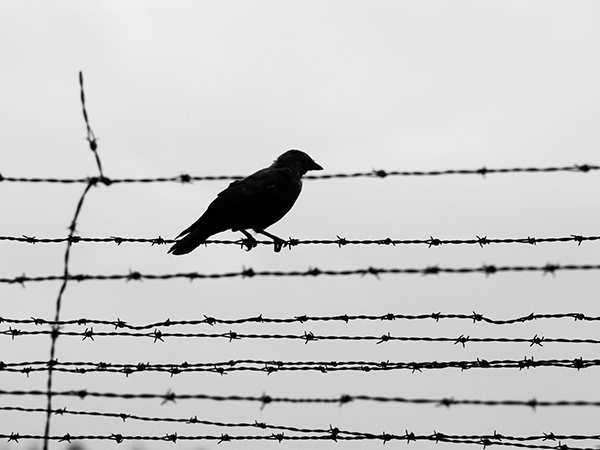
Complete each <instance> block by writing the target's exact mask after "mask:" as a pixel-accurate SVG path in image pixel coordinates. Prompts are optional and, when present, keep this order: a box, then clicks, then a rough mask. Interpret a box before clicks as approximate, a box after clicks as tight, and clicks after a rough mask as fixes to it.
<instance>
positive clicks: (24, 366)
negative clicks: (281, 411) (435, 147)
mask: <svg viewBox="0 0 600 450" xmlns="http://www.w3.org/2000/svg"><path fill="white" fill-rule="evenodd" d="M79 82H80V95H81V105H82V110H83V116H84V120H85V126H86V131H87V136H86V139H87V141H88V144H89V148H90V150H91V151H92V152H93V154H94V158H95V161H96V165H97V169H98V176H95V177H84V178H52V177H47V178H41V177H12V176H4V175H1V174H0V183H2V182H4V183H49V184H54V183H64V184H79V185H83V191H82V193H81V195H80V197H79V200H78V202H77V205H76V209H75V212H74V215H73V217H72V219H71V222H70V224H69V227H68V231H69V232H68V235H67V236H64V237H55V238H49V237H42V238H38V237H36V236H6V235H3V236H0V242H3V241H4V242H15V243H20V244H66V249H65V254H64V264H63V267H62V273H60V274H53V275H43V276H28V275H26V274H21V275H18V276H4V277H0V283H1V284H5V285H15V284H16V285H22V286H26V285H29V284H30V283H38V282H54V281H57V282H60V287H59V290H58V295H57V297H56V300H55V307H54V317H53V318H52V319H50V318H44V317H26V318H23V317H3V316H0V327H1V328H0V338H2V339H10V340H11V341H18V342H22V341H23V340H26V339H34V337H35V336H42V337H45V339H48V340H49V341H50V343H51V345H50V353H49V357H48V359H47V360H41V359H30V360H20V361H9V360H0V374H15V375H25V376H26V377H27V378H29V377H33V376H35V374H40V375H43V376H45V377H46V378H45V379H46V388H45V389H43V390H41V389H40V390H35V389H10V388H7V385H6V384H5V383H3V384H2V385H1V386H0V398H2V399H3V404H2V405H0V412H5V413H13V414H25V415H27V417H30V416H33V415H40V414H41V415H44V416H45V421H44V424H45V425H44V432H43V434H26V433H19V432H17V431H10V430H9V431H7V430H5V429H4V428H3V427H2V425H1V424H0V439H4V440H5V441H6V442H9V443H20V442H22V441H32V442H35V443H39V442H43V447H44V449H48V448H49V447H50V443H65V442H66V443H69V444H70V443H75V442H87V441H90V442H92V441H112V442H115V443H122V442H133V443H136V442H154V441H155V442H170V443H177V442H185V441H193V442H198V441H206V442H213V443H216V444H221V443H225V442H230V441H259V442H261V441H276V442H279V443H282V442H284V441H307V442H315V441H334V442H338V441H364V442H370V441H372V442H377V443H383V444H386V443H387V442H390V441H403V442H406V443H407V444H408V443H410V442H419V441H420V442H429V443H435V444H439V443H445V444H459V445H464V444H468V445H476V446H478V447H483V448H486V447H488V446H492V445H494V446H506V447H515V448H540V449H546V448H547V449H561V450H562V449H567V448H568V449H588V448H590V449H591V448H597V446H598V443H599V442H600V435H597V434H586V433H581V434H573V433H571V434H567V433H558V432H557V433H554V432H546V433H541V434H530V435H515V434H501V433H499V432H496V431H494V433H493V434H486V433H481V434H452V433H442V432H438V431H434V432H433V433H428V434H425V433H417V432H412V431H408V430H404V433H387V432H381V433H372V432H363V431H357V430H344V429H341V428H338V427H335V426H333V425H331V424H329V427H322V428H306V427H297V426H292V425H282V424H270V423H266V422H259V421H254V422H235V421H229V422H228V421H219V420H208V419H207V418H206V417H200V418H198V416H197V415H194V416H191V417H185V418H184V417H179V418H178V417H172V416H171V417H158V416H151V415H142V414H136V413H133V412H109V411H102V410H88V411H84V410H78V409H73V408H71V407H69V408H67V407H62V408H56V407H55V403H56V401H57V400H60V401H63V400H67V399H69V398H76V399H81V400H84V399H90V398H97V399H109V400H111V399H118V400H122V401H125V402H126V403H127V402H134V401H142V400H144V401H151V402H155V403H158V404H161V405H164V404H167V403H176V402H180V401H186V400H191V401H203V402H219V403H231V404H232V407H234V406H233V405H235V404H239V403H250V404H256V405H257V406H259V408H260V409H264V408H268V407H269V406H270V405H274V404H285V405H291V406H296V405H338V406H345V405H348V404H361V403H373V404H395V405H413V406H417V405H421V406H432V407H444V408H456V407H460V406H470V407H502V408H506V407H521V408H523V407H524V408H529V409H534V410H535V409H538V408H540V409H543V408H548V409H551V408H591V409H593V410H595V408H598V407H600V401H597V400H593V399H588V398H586V399H580V400H578V399H574V400H564V399H558V400H557V399H542V400H538V399H536V398H529V399H526V400H523V399H482V398H454V397H451V396H447V397H433V396H432V397H428V398H424V397H402V396H385V395H366V394H365V395H363V394H356V393H354V394H340V395H337V396H336V395H333V396H313V397H310V396H304V397H303V396H296V397H294V396H271V395H267V394H265V393H263V394H262V395H216V394H214V393H210V392H209V393H199V392H193V393H177V394H176V393H175V392H174V391H173V390H170V389H169V390H167V391H166V393H165V392H164V391H163V392H160V391H159V390H158V392H157V391H154V392H150V393H148V392H146V393H144V392H125V393H118V392H107V391H104V392H103V391H96V390H88V389H73V390H57V389H56V387H55V385H56V383H55V381H56V380H55V378H56V374H77V376H81V375H91V374H101V375H105V374H115V375H125V376H126V377H130V376H136V377H137V376H139V377H142V376H145V375H142V374H149V373H157V374H162V375H166V376H168V377H169V378H173V377H176V376H178V375H182V374H186V373H196V374H201V373H209V374H215V375H219V376H224V375H229V374H233V373H258V374H264V375H266V376H271V377H272V378H273V377H276V376H277V375H274V374H278V373H279V374H283V373H292V372H296V373H312V374H315V376H316V375H322V376H326V375H325V374H331V373H351V372H358V373H370V372H373V373H379V372H396V373H397V372H401V371H405V372H410V373H412V374H417V373H424V372H427V371H442V370H446V371H453V372H458V373H462V372H466V371H472V370H480V369H486V370H503V371H506V370H510V369H514V370H516V371H523V370H525V369H535V368H546V369H548V368H550V369H574V370H575V371H576V372H580V371H582V370H583V369H590V370H594V368H596V367H597V366H599V365H600V359H596V358H593V357H584V356H575V357H565V358H534V357H533V356H524V357H522V358H476V359H469V358H464V359H452V358H450V357H449V358H447V359H445V360H441V359H437V360H433V359H429V360H427V359H426V358H421V359H419V360H411V359H405V360H403V359H401V358H396V359H393V360H391V361H390V360H389V359H386V360H376V358H373V359H364V358H355V359H344V358H342V357H338V358H336V359H332V360H310V359H305V360H297V361H292V360H284V359H264V358H235V359H229V360H224V359H223V360H218V359H217V360H205V361H200V362H187V361H183V362H171V363H165V362H150V361H146V362H133V361H129V362H116V361H92V360H74V361H68V360H63V359H62V358H61V359H60V360H59V358H58V357H57V341H58V339H59V338H61V339H65V341H67V340H68V339H67V338H76V339H78V340H79V341H85V342H86V343H85V344H80V345H91V343H92V342H95V341H96V340H98V341H100V340H103V339H118V340H119V342H125V340H127V339H128V341H127V342H130V341H131V340H134V339H135V340H136V341H140V340H142V341H145V342H151V343H152V344H153V345H161V343H165V342H166V341H170V340H175V339H186V342H187V340H192V339H196V340H197V339H203V340H206V339H212V340H220V341H224V342H229V343H231V345H236V344H235V342H237V341H248V342H253V341H254V342H258V343H259V345H261V344H260V342H263V341H278V342H285V343H287V342H289V345H294V344H297V343H299V344H302V345H310V346H313V345H319V344H321V343H331V342H346V343H354V342H356V343H369V344H372V345H373V346H377V348H381V347H384V346H386V345H388V346H389V345H393V343H397V344H398V343H407V342H411V343H422V344H431V345H438V344H439V345H447V346H451V347H452V348H466V347H471V346H472V344H492V345H494V347H498V346H499V345H500V344H507V345H508V344H510V345H525V346H527V348H531V347H533V348H542V347H550V346H552V345H558V344H569V347H570V348H576V349H577V350H578V351H579V350H580V349H583V348H584V346H585V347H586V348H591V349H593V350H596V348H597V347H596V345H598V344H600V339H597V338H595V337H589V338H586V337H580V336H578V337H568V336H564V337H559V336H545V335H541V334H540V335H538V334H533V336H531V335H529V336H510V335H504V336H486V335H482V336H479V337H477V336H471V335H470V334H460V335H458V336H431V335H410V334H402V333H397V332H395V331H387V330H384V331H383V333H382V334H372V333H371V334H368V333H367V334H365V333H360V332H350V333H346V334H343V333H337V334H336V333H320V332H313V331H311V330H310V329H307V330H304V331H303V332H296V331H295V332H287V333H279V332H276V333H275V332H256V329H257V327H258V328H260V327H265V326H267V325H279V326H289V325H294V324H295V325H298V324H300V325H302V326H305V327H306V328H309V326H311V325H318V324H340V325H341V324H346V325H348V324H350V323H354V324H360V323H378V324H383V325H384V326H387V325H388V324H390V323H391V322H396V321H398V322H399V321H403V322H407V323H410V322H415V321H421V322H427V323H430V324H433V325H435V324H439V323H440V322H449V321H457V322H459V323H460V322H465V321H466V322H469V323H470V324H476V323H480V324H485V325H495V326H502V329H503V330H505V329H507V327H508V326H511V325H515V326H518V325H523V324H531V323H534V322H535V323H542V322H543V323H550V322H551V321H552V322H553V323H556V321H559V320H562V321H565V320H568V321H569V323H576V324H577V325H578V326H582V325H583V324H584V323H588V324H592V325H593V324H595V323H596V322H598V321H600V316H596V315H593V314H587V313H585V312H564V313H533V312H532V313H530V314H528V315H524V316H517V317H511V318H498V317H491V316H487V315H483V314H480V313H476V312H475V311H473V312H472V313H470V314H461V313H441V312H433V313H426V314H403V313H392V312H390V313H387V314H382V315H381V314H380V315H375V314H361V315H356V314H355V315H348V314H338V315H323V316H315V315H298V316H290V317H267V316H265V317H263V315H262V314H260V315H258V316H253V317H237V318H218V317H212V316H204V318H203V319H196V320H171V319H166V320H164V321H154V322H150V323H142V324H138V325H135V324H132V323H130V322H129V321H125V320H121V319H119V318H117V319H115V320H103V319H94V318H80V319H69V320H64V319H62V318H61V310H62V304H63V298H64V294H65V292H66V290H67V287H68V286H69V284H70V283H73V282H78V283H80V282H84V281H91V280H94V281H111V280H112V281H142V280H173V279H189V280H190V281H193V280H201V279H234V278H253V277H321V276H356V275H359V276H366V275H372V276H374V277H380V276H382V275H442V274H445V275H458V274H483V275H486V276H490V275H497V274H500V273H538V274H542V275H548V274H551V275H555V274H557V273H559V272H568V271H570V272H573V271H576V272H595V271H597V270H599V269H600V264H598V263H595V262H592V263H588V264H579V263H578V264H571V263H548V264H545V265H493V264H484V265H481V266H476V267H443V266H437V265H433V266H426V267H407V268H401V267H363V268H350V269H345V270H337V269H320V268H317V267H309V268H308V269H306V270H291V271H284V270H255V269H253V268H246V267H244V268H242V270H239V271H233V272H215V273H202V272H185V273H158V274H151V273H143V272H140V271H135V270H130V271H129V272H128V273H114V274H98V273H73V272H72V270H71V265H70V255H71V249H72V247H73V245H75V244H98V243H113V244H117V245H121V244H124V243H142V244H149V245H165V244H170V243H172V242H174V241H173V240H169V239H163V238H162V237H161V236H158V237H155V238H143V237H121V236H109V237H85V236H79V235H78V233H77V232H76V229H77V223H78V220H79V217H80V215H81V213H82V210H83V207H84V204H85V201H86V199H87V195H88V194H89V193H90V192H91V190H92V188H93V187H95V186H98V185H100V184H102V185H104V186H107V187H108V186H111V185H114V184H124V183H191V182H194V181H213V180H236V179H239V178H241V177H239V176H227V175H219V176H192V175H188V174H181V175H178V176H172V177H157V178H110V177H108V176H106V175H105V174H104V172H103V169H102V165H101V160H100V156H99V154H98V144H97V137H96V136H95V134H94V132H93V131H92V128H91V126H90V122H89V117H88V113H87V110H86V105H85V94H84V88H83V75H82V74H81V73H80V74H79ZM599 169H600V166H596V165H592V164H581V165H577V164H576V165H572V166H562V167H558V166H557V167H516V168H486V167H482V168H479V169H449V170H436V171H395V170H382V169H377V170H375V169H374V170H371V171H366V172H355V173H338V174H325V175H317V176H308V177H306V178H309V179H318V180H324V179H352V178H360V177H362V178H380V179H383V178H387V177H409V176H441V175H479V176H483V177H485V176H486V175H502V174H518V173H520V174H536V173H538V174H543V173H545V174H548V173H561V172H562V173H578V174H587V173H591V172H595V171H598V170H599ZM598 240H600V235H580V234H571V235H568V236H559V237H531V236H527V237H521V238H503V237H500V238H488V237H487V236H482V237H481V236H475V237H474V238H469V239H440V238H436V237H433V236H429V238H427V239H398V238H395V239H392V238H389V237H386V238H381V239H348V238H346V237H340V236H336V239H292V238H290V239H288V240H287V241H285V244H284V245H285V246H286V247H288V248H290V249H291V248H292V247H295V246H299V245H328V246H332V245H333V246H337V247H339V248H342V247H345V246H348V245H375V246H381V245H385V246H390V245H391V246H404V245H421V246H427V247H428V248H430V247H438V246H442V245H444V246H446V245H466V246H473V245H475V246H479V247H481V248H483V247H486V246H488V245H496V244H527V245H537V244H542V243H545V244H560V243H575V244H577V246H581V244H582V243H588V242H594V241H598ZM257 243H258V244H262V245H273V242H270V241H258V242H257ZM207 244H221V245H239V246H240V247H241V248H243V249H249V248H250V247H249V246H248V243H247V240H246V239H241V240H216V239H212V240H208V241H207ZM219 325H227V326H234V325H239V326H251V327H253V330H252V331H247V330H245V329H242V330H238V331H234V330H232V329H229V330H227V331H221V330H216V331H215V332H206V330H202V331H198V330H196V329H193V330H191V331H190V330H189V328H190V327H198V326H199V327H211V328H212V327H215V326H219ZM94 327H96V329H94ZM124 345H126V344H124ZM581 351H582V352H583V350H581ZM456 369H458V370H456ZM527 372H529V370H528V371H527ZM416 376H418V375H416ZM13 398H15V399H23V398H27V399H31V400H35V399H40V398H41V399H45V401H46V407H45V408H38V407H29V406H24V405H7V404H6V402H5V400H7V399H13ZM129 404H131V403H129ZM57 416H72V417H87V418H93V419H98V418H102V419H107V420H111V419H113V420H114V419H117V420H116V421H115V423H118V422H123V423H128V424H129V423H131V422H141V423H147V422H150V423H161V424H165V425H167V424H168V425H170V424H182V425H185V426H188V427H189V426H194V425H196V426H198V425H204V426H213V427H218V430H217V432H216V433H210V432H209V433H205V432H204V431H205V429H204V428H203V429H202V430H201V432H199V433H198V434H196V432H195V431H193V429H192V428H186V430H189V432H187V433H182V432H180V431H173V432H166V433H164V434H161V435H158V434H151V433H146V434H126V433H122V432H114V433H104V434H102V433H98V434H82V433H78V432H76V430H75V429H73V430H70V431H69V432H67V433H64V434H62V433H61V434H60V435H59V434H56V433H54V434H53V433H52V432H51V424H52V422H53V418H55V417H57ZM236 429H242V430H247V431H248V433H247V434H235V430H236ZM3 433H4V434H3ZM563 441H565V442H568V444H566V443H563ZM579 443H581V444H582V445H583V446H579Z"/></svg>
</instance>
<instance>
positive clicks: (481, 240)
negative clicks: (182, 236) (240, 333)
mask: <svg viewBox="0 0 600 450" xmlns="http://www.w3.org/2000/svg"><path fill="white" fill-rule="evenodd" d="M598 240H600V236H582V235H579V234H571V235H570V236H562V237H531V236H528V237H526V238H488V237H487V236H484V237H479V236H476V238H475V239H438V238H434V237H433V236H430V237H429V239H391V238H389V237H388V238H383V239H346V238H343V237H339V236H338V237H337V239H296V238H289V239H288V240H286V241H285V246H286V247H288V248H290V249H291V248H292V247H295V246H298V245H337V246H338V247H339V248H342V247H345V246H346V245H392V246H396V245H427V246H428V247H439V246H441V245H479V246H480V247H481V248H483V247H484V246H486V245H490V244H529V245H536V244H540V243H558V242H576V243H577V245H578V246H579V245H581V243H582V242H585V241H598ZM0 241H13V242H23V243H27V244H40V243H41V244H60V243H64V242H68V241H70V242H72V243H74V244H77V243H81V242H90V243H115V244H117V245H121V244H123V243H146V244H151V245H166V244H172V243H174V242H175V240H173V239H163V238H162V236H158V237H156V238H131V237H121V236H110V237H83V236H68V237H62V238H37V237H36V236H0ZM240 243H241V241H240V240H239V239H237V240H223V239H209V240H207V241H206V242H205V244H223V245H238V246H239V245H240ZM256 243H257V244H261V245H273V242H272V241H264V240H261V241H256Z"/></svg>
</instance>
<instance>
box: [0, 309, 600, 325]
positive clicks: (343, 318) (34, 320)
mask: <svg viewBox="0 0 600 450" xmlns="http://www.w3.org/2000/svg"><path fill="white" fill-rule="evenodd" d="M554 319H573V320H574V321H575V322H578V321H581V322H597V321H599V320H600V316H590V315H586V314H584V313H581V312H567V313H541V314H536V313H533V312H532V313H530V314H528V315H526V316H519V317H513V318H509V319H496V318H492V317H487V316H485V315H483V314H480V313H477V312H475V311H473V312H472V314H457V313H451V314H442V313H441V312H434V313H431V314H395V313H391V312H390V313H387V314H382V315H368V314H359V315H349V314H339V315H333V316H309V315H301V316H294V317H263V315H262V314H260V315H258V316H253V317H242V318H233V319H224V318H217V317H212V316H206V315H204V319H199V320H171V319H170V318H169V319H166V320H163V321H158V322H152V323H147V324H142V325H132V324H130V323H128V322H126V321H124V320H121V319H116V320H101V319H90V318H79V319H71V320H59V321H54V320H46V319H43V318H40V317H31V318H27V319H14V318H8V317H2V316H0V324H2V323H8V324H23V325H35V326H45V325H54V326H58V327H65V326H69V325H77V326H80V327H84V326H85V327H86V326H87V325H103V326H111V327H114V329H115V330H116V329H119V328H124V329H129V330H149V329H154V328H157V327H177V326H194V325H209V326H214V325H218V324H224V325H237V324H247V323H262V324H272V323H273V324H291V323H308V322H344V323H349V322H356V321H375V322H381V321H395V320H432V321H434V322H436V323H437V322H439V321H440V320H467V321H469V322H473V323H476V322H483V323H487V324H492V325H514V324H520V323H525V322H531V321H538V320H554Z"/></svg>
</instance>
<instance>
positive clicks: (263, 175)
mask: <svg viewBox="0 0 600 450" xmlns="http://www.w3.org/2000/svg"><path fill="white" fill-rule="evenodd" d="M309 170H323V168H322V167H321V166H320V165H318V164H317V163H316V162H314V161H313V160H312V158H311V157H310V156H308V155H307V154H306V153H304V152H302V151H300V150H288V151H287V152H285V153H284V154H282V155H281V156H280V157H279V158H277V159H276V160H275V161H274V162H273V164H271V166H269V167H267V168H265V169H261V170H259V171H258V172H256V173H253V174H252V175H250V176H249V177H246V178H244V179H243V180H236V181H234V182H233V183H231V184H230V185H229V186H228V187H227V189H225V190H224V191H223V192H221V193H220V194H219V195H218V196H217V198H216V199H215V200H213V202H212V203H211V204H210V205H209V206H208V208H207V209H206V212H205V213H204V214H202V216H200V218H199V219H198V220H196V222H194V223H193V224H192V225H190V226H189V227H188V228H186V229H185V230H183V231H182V232H181V233H179V235H178V236H177V237H176V238H175V239H179V238H180V237H182V236H183V237H182V238H181V239H179V240H178V241H177V242H175V244H173V246H172V247H171V248H170V249H169V253H173V254H174V255H185V254H186V253H190V252H191V251H192V250H194V249H195V248H196V247H198V246H199V245H200V244H203V243H204V242H205V241H206V240H207V239H208V238H209V237H210V236H212V235H213V234H216V233H220V232H221V231H226V230H232V231H241V232H242V233H244V235H245V236H246V238H247V241H246V245H247V247H248V249H250V248H252V247H254V246H256V240H255V239H254V238H253V237H252V235H251V234H250V233H249V232H248V231H247V230H249V229H251V230H254V231H255V232H256V233H260V234H264V235H265V236H268V237H270V238H271V239H273V243H274V247H275V251H276V252H278V251H280V250H281V247H282V246H283V244H284V241H283V239H281V238H278V237H277V236H275V235H273V234H271V233H267V232H266V231H265V229H266V228H267V227H269V226H271V225H273V224H274V223H275V222H277V221H279V220H280V219H281V218H282V217H283V216H285V215H286V214H287V212H288V211H289V210H290V209H291V208H292V206H293V205H294V202H295V201H296V199H297V198H298V196H299V195H300V191H301V190H302V176H303V175H304V174H305V173H306V172H308V171H309Z"/></svg>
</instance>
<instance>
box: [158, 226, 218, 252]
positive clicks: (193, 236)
mask: <svg viewBox="0 0 600 450" xmlns="http://www.w3.org/2000/svg"><path fill="white" fill-rule="evenodd" d="M212 234H213V233H208V232H206V231H205V230H194V231H192V232H191V233H189V234H187V235H186V236H184V237H183V238H181V239H179V240H178V241H177V242H175V243H174V244H173V246H172V247H171V248H170V249H169V251H168V252H167V253H172V254H173V255H185V254H187V253H189V252H191V251H192V250H194V249H195V248H196V247H198V246H199V245H200V244H203V243H204V242H206V240H207V239H208V238H209V237H210V236H211V235H212Z"/></svg>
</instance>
